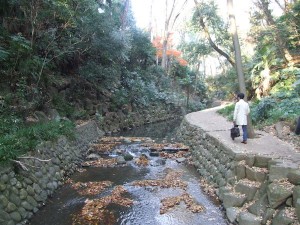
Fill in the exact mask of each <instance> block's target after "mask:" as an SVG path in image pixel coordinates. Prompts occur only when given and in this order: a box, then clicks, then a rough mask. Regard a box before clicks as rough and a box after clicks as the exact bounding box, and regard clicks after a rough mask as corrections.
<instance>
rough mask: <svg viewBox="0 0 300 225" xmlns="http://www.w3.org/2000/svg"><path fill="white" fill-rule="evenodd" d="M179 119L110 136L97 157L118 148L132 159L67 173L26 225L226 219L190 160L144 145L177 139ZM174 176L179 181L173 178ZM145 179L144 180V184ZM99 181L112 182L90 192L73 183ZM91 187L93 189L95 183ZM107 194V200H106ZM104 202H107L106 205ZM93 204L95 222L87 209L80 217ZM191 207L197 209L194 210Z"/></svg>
mask: <svg viewBox="0 0 300 225" xmlns="http://www.w3.org/2000/svg"><path fill="white" fill-rule="evenodd" d="M180 122H181V121H180V120H172V121H167V122H160V123H155V124H151V125H150V124H149V125H145V126H142V127H138V128H134V129H132V130H127V131H123V132H120V133H117V134H113V135H111V137H109V138H112V139H113V138H116V139H117V140H118V142H117V143H118V144H117V145H116V146H115V147H114V148H113V149H114V150H112V151H110V152H109V153H108V154H103V155H101V157H102V158H104V159H113V158H116V157H118V155H119V154H118V153H120V152H122V153H124V152H125V153H126V154H130V155H132V156H133V160H130V161H126V164H125V163H124V164H122V165H119V164H118V165H115V166H108V167H94V166H87V167H83V168H82V169H81V170H80V171H79V172H76V173H74V174H73V175H72V176H71V177H70V180H71V181H70V182H66V184H64V185H63V186H62V187H60V188H59V189H58V190H57V191H56V192H55V194H54V195H53V196H52V197H51V198H49V199H48V201H47V202H46V205H45V206H44V207H42V208H41V209H40V210H39V211H38V212H37V213H36V214H35V215H34V216H33V217H32V219H31V220H30V221H29V224H31V225H77V224H84V225H85V224H101V225H102V224H103V225H119V224H120V225H141V224H143V225H144V224H145V225H146V224H149V225H185V224H189V225H226V224H228V222H227V220H226V219H225V217H224V213H223V212H222V210H221V209H220V205H219V204H218V202H217V201H216V200H214V199H213V198H211V197H209V196H208V195H207V194H205V193H204V191H203V190H202V188H201V186H200V179H201V177H200V176H199V174H198V173H197V171H196V169H195V168H194V166H193V165H190V164H188V163H185V162H184V160H182V161H178V160H177V159H176V158H173V157H172V154H174V153H173V152H168V154H170V155H171V156H170V158H168V157H167V158H162V157H157V156H152V155H151V154H150V153H151V151H150V150H149V147H147V146H148V145H149V143H150V144H152V143H155V144H160V143H162V144H163V143H176V138H175V133H176V129H177V127H178V126H179V125H180ZM120 137H121V138H120ZM119 140H121V141H119ZM150 155H151V156H150ZM183 155H185V156H187V155H189V153H188V152H185V153H183ZM142 157H145V159H146V162H147V163H148V164H147V165H139V164H137V163H136V162H137V160H136V159H141V158H142ZM181 159H182V157H181ZM177 179H178V182H175V180H177ZM145 180H146V181H148V183H147V184H145ZM103 181H107V182H110V184H108V185H107V186H106V187H105V188H104V189H103V190H102V191H101V192H99V193H93V194H92V195H91V193H86V192H85V193H79V192H78V189H76V188H74V187H77V188H78V187H79V188H82V187H86V184H87V183H88V182H95V183H96V182H103ZM138 182H141V183H139V184H141V185H137V183H138ZM95 183H93V184H95ZM175 183H176V184H175ZM76 185H77V186H76ZM168 185H171V186H172V185H173V186H172V187H169V186H168ZM174 185H175V186H174ZM176 185H177V186H176ZM116 187H122V188H123V189H122V191H123V192H122V191H120V192H122V194H120V195H119V192H118V191H116V189H117V188H116ZM120 190H121V189H120ZM90 191H95V188H92V189H91V190H90ZM99 199H100V200H102V202H101V206H99V205H97V207H95V205H93V207H90V208H88V207H87V205H88V204H89V203H91V202H93V204H94V202H97V204H100V203H99V201H98V200H99ZM105 199H106V200H107V199H109V201H111V202H110V203H109V204H108V203H106V202H107V201H105ZM115 199H116V201H114V200H115ZM178 199H179V200H178ZM164 200H167V201H166V203H165V204H166V205H165V207H163V206H162V205H163V204H162V203H163V201H164ZM175 200H177V203H176V204H173V205H172V204H170V203H172V201H175ZM119 202H121V204H119ZM103 204H107V205H105V207H104V206H103ZM91 209H92V210H95V209H97V210H99V211H97V213H96V214H97V216H98V215H100V214H101V218H100V217H99V220H98V221H95V220H93V219H87V218H88V216H90V215H92V212H87V214H85V216H86V217H85V220H83V219H82V218H81V217H82V212H83V211H88V210H91ZM193 209H194V211H195V210H196V211H197V210H198V211H197V212H193Z"/></svg>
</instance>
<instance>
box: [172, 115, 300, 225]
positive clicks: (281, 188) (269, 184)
mask: <svg viewBox="0 0 300 225" xmlns="http://www.w3.org/2000/svg"><path fill="white" fill-rule="evenodd" d="M178 137H179V138H180V139H181V140H182V141H183V142H184V143H185V144H187V145H189V146H190V149H191V152H192V156H193V159H194V163H195V166H196V167H197V170H198V171H199V173H200V175H202V176H203V177H204V178H205V179H207V180H208V181H209V182H210V184H212V185H213V186H214V187H215V188H216V193H217V195H218V197H219V199H220V200H221V202H222V205H223V206H224V209H225V212H226V216H227V218H228V220H229V221H230V223H232V224H240V225H260V224H273V225H285V224H293V225H296V224H299V222H298V218H300V170H299V165H298V164H297V163H294V162H291V161H288V160H285V159H274V158H271V157H270V156H264V155H258V154H256V155H255V154H246V153H237V152H235V151H234V149H229V148H228V147H226V146H225V145H224V144H222V142H221V141H220V140H218V139H216V138H215V137H213V135H211V134H210V133H207V132H205V131H204V130H202V129H201V128H200V127H198V126H194V125H192V124H190V123H189V122H188V121H187V120H186V118H185V119H184V120H183V122H182V124H181V127H180V129H179V131H178Z"/></svg>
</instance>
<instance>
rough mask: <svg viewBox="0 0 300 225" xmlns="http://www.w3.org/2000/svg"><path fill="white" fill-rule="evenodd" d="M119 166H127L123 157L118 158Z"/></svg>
mask: <svg viewBox="0 0 300 225" xmlns="http://www.w3.org/2000/svg"><path fill="white" fill-rule="evenodd" d="M117 164H118V165H122V164H126V160H125V159H124V157H123V156H118V157H117Z"/></svg>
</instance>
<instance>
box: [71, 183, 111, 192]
mask: <svg viewBox="0 0 300 225" xmlns="http://www.w3.org/2000/svg"><path fill="white" fill-rule="evenodd" d="M70 183H71V186H72V188H74V189H75V190H76V191H77V192H78V193H79V194H80V195H96V194H99V193H101V192H102V191H103V190H105V189H106V188H108V187H110V186H111V185H112V182H111V181H100V182H87V183H82V182H76V183H73V182H70Z"/></svg>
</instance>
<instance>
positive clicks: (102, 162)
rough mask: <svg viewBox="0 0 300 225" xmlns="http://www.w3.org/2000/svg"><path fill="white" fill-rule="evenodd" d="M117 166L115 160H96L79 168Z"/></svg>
mask: <svg viewBox="0 0 300 225" xmlns="http://www.w3.org/2000/svg"><path fill="white" fill-rule="evenodd" d="M116 165H117V159H116V158H112V159H103V158H101V159H97V160H93V161H86V162H83V163H81V166H83V167H85V166H92V167H115V166H116Z"/></svg>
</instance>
